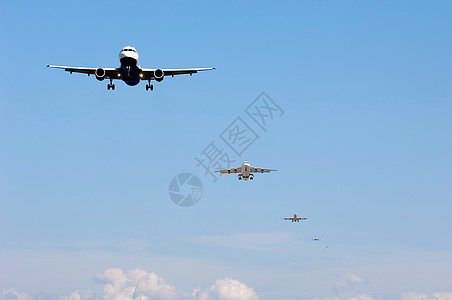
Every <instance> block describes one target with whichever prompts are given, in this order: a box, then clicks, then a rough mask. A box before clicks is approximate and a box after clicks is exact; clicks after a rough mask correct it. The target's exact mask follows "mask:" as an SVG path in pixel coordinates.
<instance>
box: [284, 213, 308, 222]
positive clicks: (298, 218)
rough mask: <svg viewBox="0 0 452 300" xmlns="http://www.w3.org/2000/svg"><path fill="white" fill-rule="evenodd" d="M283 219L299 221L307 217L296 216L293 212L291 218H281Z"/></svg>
mask: <svg viewBox="0 0 452 300" xmlns="http://www.w3.org/2000/svg"><path fill="white" fill-rule="evenodd" d="M283 219H284V220H287V221H289V220H290V221H292V222H300V220H306V219H307V218H302V217H297V214H293V218H283Z"/></svg>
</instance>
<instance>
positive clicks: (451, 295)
mask: <svg viewBox="0 0 452 300" xmlns="http://www.w3.org/2000/svg"><path fill="white" fill-rule="evenodd" d="M400 299H401V300H452V291H451V292H437V293H433V294H425V293H414V292H411V293H403V294H402V295H401V296H400Z"/></svg>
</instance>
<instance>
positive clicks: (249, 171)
mask: <svg viewBox="0 0 452 300" xmlns="http://www.w3.org/2000/svg"><path fill="white" fill-rule="evenodd" d="M271 171H278V170H273V169H264V168H255V167H252V166H250V164H249V163H248V162H247V161H245V162H244V163H243V164H242V166H241V167H238V168H234V169H225V170H218V171H214V172H219V173H221V174H226V173H227V174H231V173H239V175H238V176H239V180H242V179H243V180H248V179H251V180H253V179H254V174H253V173H270V172H271Z"/></svg>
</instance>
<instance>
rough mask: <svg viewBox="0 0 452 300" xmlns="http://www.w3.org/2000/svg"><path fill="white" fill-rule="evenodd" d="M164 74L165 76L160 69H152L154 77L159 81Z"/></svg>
mask: <svg viewBox="0 0 452 300" xmlns="http://www.w3.org/2000/svg"><path fill="white" fill-rule="evenodd" d="M164 76H165V73H164V72H163V70H162V69H157V70H155V71H154V79H155V80H156V81H159V82H160V81H162V80H163V77H164Z"/></svg>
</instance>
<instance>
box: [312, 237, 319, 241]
mask: <svg viewBox="0 0 452 300" xmlns="http://www.w3.org/2000/svg"><path fill="white" fill-rule="evenodd" d="M312 240H313V241H320V238H319V237H315V238H313V239H312Z"/></svg>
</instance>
